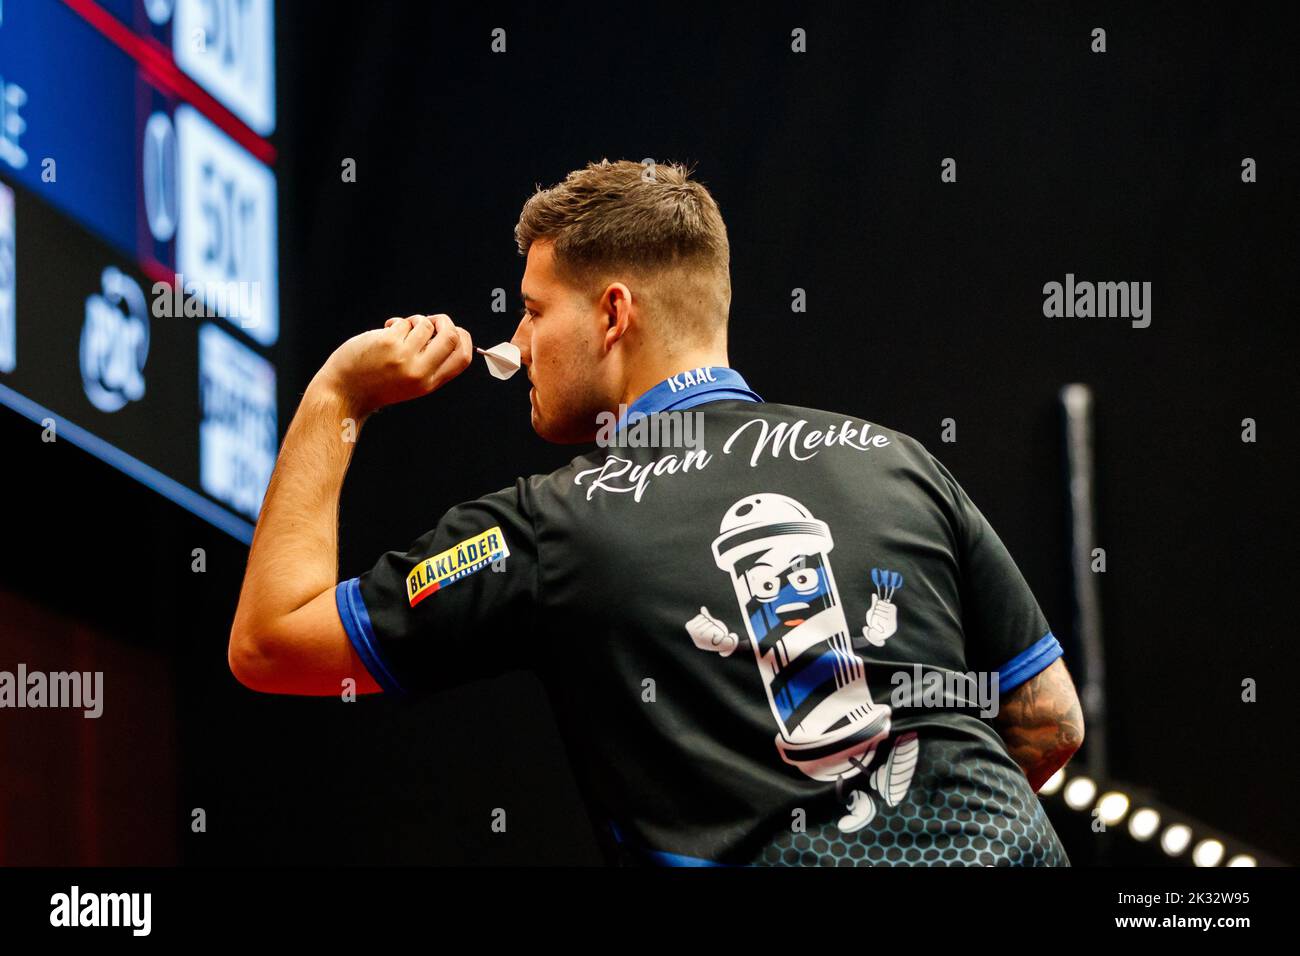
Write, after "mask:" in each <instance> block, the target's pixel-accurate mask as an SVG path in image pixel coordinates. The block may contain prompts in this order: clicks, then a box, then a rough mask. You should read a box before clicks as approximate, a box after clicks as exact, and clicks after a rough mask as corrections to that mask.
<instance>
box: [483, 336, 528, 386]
mask: <svg viewBox="0 0 1300 956" xmlns="http://www.w3.org/2000/svg"><path fill="white" fill-rule="evenodd" d="M474 351H476V352H478V354H479V355H481V356H483V361H485V362H487V367H488V371H489V372H491V373H492V376H493V377H494V378H501V379H506V378H509V377H510V376H511V375H514V374H515V372H517V371H519V346H517V345H512V344H511V343H509V342H502V343H501V344H500V345H494V346H492V347H491V348H490V349H480V348H475V350H474Z"/></svg>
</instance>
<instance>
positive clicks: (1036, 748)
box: [994, 658, 1083, 791]
mask: <svg viewBox="0 0 1300 956" xmlns="http://www.w3.org/2000/svg"><path fill="white" fill-rule="evenodd" d="M994 724H995V725H996V726H997V729H998V732H999V733H1000V734H1001V735H1002V739H1003V740H1004V741H1006V745H1007V749H1008V750H1009V751H1010V753H1011V756H1012V758H1013V759H1014V760H1015V761H1016V763H1018V764H1020V767H1021V769H1023V770H1024V771H1025V776H1027V777H1028V778H1029V782H1030V784H1031V785H1032V786H1033V788H1034V790H1035V791H1037V790H1038V788H1039V787H1041V786H1042V785H1043V784H1044V783H1046V782H1047V779H1048V778H1049V777H1050V776H1051V775H1052V774H1054V773H1055V772H1056V771H1057V770H1059V769H1060V768H1061V767H1063V766H1065V763H1066V761H1068V760H1069V759H1070V757H1072V756H1073V755H1074V752H1075V751H1076V750H1078V749H1079V745H1080V744H1082V743H1083V712H1082V710H1081V709H1080V707H1079V698H1078V696H1077V695H1076V694H1075V692H1074V683H1073V681H1071V680H1070V675H1069V673H1068V672H1067V671H1066V669H1065V662H1064V661H1062V660H1060V659H1059V658H1058V659H1057V660H1055V661H1053V662H1052V663H1051V665H1049V666H1048V667H1047V668H1045V669H1044V670H1043V671H1042V672H1041V673H1039V674H1038V675H1037V676H1035V677H1034V678H1032V679H1031V680H1028V681H1026V682H1025V683H1023V684H1021V685H1020V686H1019V687H1017V688H1016V689H1015V690H1013V691H1012V692H1011V693H1010V695H1009V696H1008V697H1007V699H1006V700H1004V701H1003V702H1002V705H1001V707H1000V708H999V711H998V715H997V717H995V718H994Z"/></svg>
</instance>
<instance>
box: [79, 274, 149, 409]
mask: <svg viewBox="0 0 1300 956" xmlns="http://www.w3.org/2000/svg"><path fill="white" fill-rule="evenodd" d="M100 285H101V286H102V289H103V291H102V292H101V293H97V294H95V295H91V296H88V297H87V298H86V321H85V324H84V325H83V326H82V327H81V382H82V385H83V386H84V387H85V390H86V397H87V398H88V399H90V404H92V405H94V406H95V407H96V408H98V409H99V410H100V411H101V412H115V411H117V410H118V409H119V408H121V407H122V406H123V405H125V404H126V403H127V402H134V401H138V400H139V399H140V398H142V397H143V396H144V363H145V359H147V358H148V357H149V319H148V315H147V307H146V305H145V298H144V292H143V291H142V290H141V289H140V286H139V285H137V284H136V282H135V280H134V279H132V278H131V277H130V276H127V275H124V274H123V273H122V272H120V271H119V270H117V269H115V268H113V267H112V266H109V267H108V268H107V269H105V270H104V274H103V276H102V277H101V279H100Z"/></svg>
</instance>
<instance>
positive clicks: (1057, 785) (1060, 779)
mask: <svg viewBox="0 0 1300 956" xmlns="http://www.w3.org/2000/svg"><path fill="white" fill-rule="evenodd" d="M1063 783H1065V768H1064V767H1062V768H1061V769H1060V770H1058V771H1056V773H1054V774H1052V775H1051V776H1050V777H1048V778H1047V783H1045V784H1043V785H1042V786H1041V787H1039V788H1038V792H1039V793H1040V794H1042V795H1043V796H1045V797H1050V796H1051V795H1052V794H1054V793H1056V791H1058V790H1060V789H1061V784H1063Z"/></svg>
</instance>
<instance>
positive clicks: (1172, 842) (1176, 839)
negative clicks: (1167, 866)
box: [1160, 823, 1192, 856]
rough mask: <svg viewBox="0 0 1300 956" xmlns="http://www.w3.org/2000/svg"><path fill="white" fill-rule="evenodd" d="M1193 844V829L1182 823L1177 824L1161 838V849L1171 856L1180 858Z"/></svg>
mask: <svg viewBox="0 0 1300 956" xmlns="http://www.w3.org/2000/svg"><path fill="white" fill-rule="evenodd" d="M1191 842H1192V828H1191V827H1189V826H1186V825H1184V824H1182V823H1175V824H1174V825H1173V826H1171V827H1169V828H1168V829H1167V830H1165V832H1164V833H1163V834H1162V835H1161V837H1160V849H1162V850H1164V851H1165V852H1166V853H1168V854H1169V855H1170V856H1178V855H1179V854H1180V853H1182V852H1183V851H1184V850H1186V849H1187V844H1189V843H1191Z"/></svg>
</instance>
